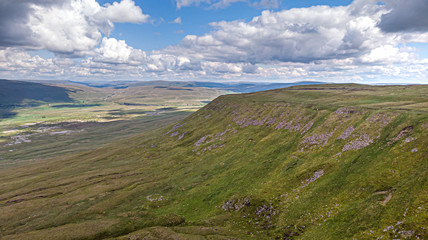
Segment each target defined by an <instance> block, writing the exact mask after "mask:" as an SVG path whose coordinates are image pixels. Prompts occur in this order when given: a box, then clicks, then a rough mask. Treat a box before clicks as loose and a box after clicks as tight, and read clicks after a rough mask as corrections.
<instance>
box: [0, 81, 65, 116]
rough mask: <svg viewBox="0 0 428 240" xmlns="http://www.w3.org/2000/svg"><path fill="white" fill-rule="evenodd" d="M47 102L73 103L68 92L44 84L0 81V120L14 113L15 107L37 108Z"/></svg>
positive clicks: (61, 88)
mask: <svg viewBox="0 0 428 240" xmlns="http://www.w3.org/2000/svg"><path fill="white" fill-rule="evenodd" d="M42 102H43V103H47V102H73V99H71V98H70V97H69V90H67V89H66V88H63V87H58V86H50V85H46V84H40V83H34V82H26V81H11V80H5V79H0V119H1V118H9V117H12V116H14V115H15V114H16V113H14V112H12V111H11V110H12V108H14V107H17V106H37V105H39V104H41V103H42Z"/></svg>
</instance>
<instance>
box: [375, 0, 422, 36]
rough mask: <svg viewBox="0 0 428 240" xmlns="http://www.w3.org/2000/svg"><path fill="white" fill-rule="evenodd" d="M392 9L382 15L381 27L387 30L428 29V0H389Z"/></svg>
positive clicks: (387, 2) (409, 30) (387, 4)
mask: <svg viewBox="0 0 428 240" xmlns="http://www.w3.org/2000/svg"><path fill="white" fill-rule="evenodd" d="M386 7H388V8H389V9H390V11H389V12H388V13H386V14H384V15H383V16H382V19H381V22H380V23H379V27H380V28H381V29H382V30H383V31H385V32H401V31H404V32H413V31H419V32H426V31H428V17H427V13H428V1H426V0H411V1H406V0H389V1H386Z"/></svg>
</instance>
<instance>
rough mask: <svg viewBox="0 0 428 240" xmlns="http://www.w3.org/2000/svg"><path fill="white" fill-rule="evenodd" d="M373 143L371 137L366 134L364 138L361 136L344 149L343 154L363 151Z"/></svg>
mask: <svg viewBox="0 0 428 240" xmlns="http://www.w3.org/2000/svg"><path fill="white" fill-rule="evenodd" d="M372 143H373V139H372V138H370V137H369V135H367V134H364V135H363V136H360V137H359V138H357V139H355V140H354V141H352V142H350V143H348V144H346V145H345V146H344V147H343V149H342V152H346V151H349V150H358V149H362V148H365V147H367V146H369V145H370V144H372Z"/></svg>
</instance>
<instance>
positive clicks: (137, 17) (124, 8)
mask: <svg viewBox="0 0 428 240" xmlns="http://www.w3.org/2000/svg"><path fill="white" fill-rule="evenodd" d="M96 17H97V18H100V19H108V20H110V21H112V22H118V23H124V22H128V23H145V22H147V20H148V19H149V15H145V14H143V12H142V10H141V8H140V7H138V6H135V3H134V1H132V0H122V1H121V2H120V3H118V2H114V3H113V4H106V5H105V7H103V8H101V11H99V12H98V13H97V16H96Z"/></svg>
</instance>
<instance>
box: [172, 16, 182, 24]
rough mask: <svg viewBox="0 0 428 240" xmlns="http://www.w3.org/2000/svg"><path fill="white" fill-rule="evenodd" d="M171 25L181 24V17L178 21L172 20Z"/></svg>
mask: <svg viewBox="0 0 428 240" xmlns="http://www.w3.org/2000/svg"><path fill="white" fill-rule="evenodd" d="M170 23H177V24H181V17H177V18H176V19H174V20H172V21H171V22H170Z"/></svg>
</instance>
